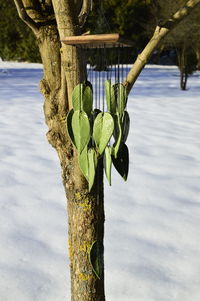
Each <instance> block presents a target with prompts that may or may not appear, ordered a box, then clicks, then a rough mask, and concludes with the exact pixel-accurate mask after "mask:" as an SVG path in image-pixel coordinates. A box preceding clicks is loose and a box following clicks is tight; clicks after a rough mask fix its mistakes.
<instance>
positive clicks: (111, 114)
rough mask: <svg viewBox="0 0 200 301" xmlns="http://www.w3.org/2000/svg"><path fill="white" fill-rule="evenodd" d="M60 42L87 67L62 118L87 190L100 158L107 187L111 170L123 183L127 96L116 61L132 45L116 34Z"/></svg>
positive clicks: (126, 165)
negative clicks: (79, 52)
mask: <svg viewBox="0 0 200 301" xmlns="http://www.w3.org/2000/svg"><path fill="white" fill-rule="evenodd" d="M62 42H63V43H65V44H67V45H71V46H72V47H73V48H74V47H78V48H81V49H82V51H84V53H85V58H86V60H87V64H88V65H87V74H86V76H85V78H86V80H85V81H84V82H81V83H79V84H78V85H76V86H75V88H74V90H73V93H72V106H73V108H72V110H71V111H70V112H69V113H68V115H67V130H68V133H69V136H70V138H71V141H72V143H73V144H74V146H75V148H76V149H77V152H78V161H79V166H80V169H81V171H82V173H83V175H84V177H85V178H86V179H87V181H88V185H89V190H91V189H92V187H93V184H94V179H95V172H96V169H97V165H98V161H99V159H101V158H102V157H103V162H104V170H105V174H106V177H107V179H108V182H109V184H110V185H111V167H112V164H113V165H114V167H115V168H116V170H117V171H118V172H119V174H120V175H121V176H122V178H123V179H124V180H125V181H126V179H127V176H128V168H129V152H128V147H127V145H126V140H127V137H128V133H129V126H130V118H129V114H128V112H127V111H126V105H127V98H128V95H127V90H126V87H125V86H124V84H123V82H124V79H125V78H124V76H125V70H124V68H125V67H124V64H122V58H125V57H126V55H127V49H130V48H128V47H132V46H133V45H132V43H131V42H129V41H127V40H124V39H122V38H121V37H120V36H119V34H98V35H85V36H72V37H67V38H65V39H63V40H62ZM129 55H130V54H129ZM126 67H127V66H126ZM126 71H127V70H126Z"/></svg>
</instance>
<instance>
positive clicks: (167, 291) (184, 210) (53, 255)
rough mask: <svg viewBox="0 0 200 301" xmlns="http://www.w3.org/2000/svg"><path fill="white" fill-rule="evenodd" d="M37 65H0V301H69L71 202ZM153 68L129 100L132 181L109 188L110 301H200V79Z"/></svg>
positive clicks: (145, 72) (118, 180)
mask: <svg viewBox="0 0 200 301" xmlns="http://www.w3.org/2000/svg"><path fill="white" fill-rule="evenodd" d="M41 78H42V68H41V66H40V65H37V64H17V63H4V62H0V113H1V118H0V141H1V143H0V161H1V165H0V301H17V300H19V301H64V300H65V301H66V300H70V284H69V269H68V257H67V252H68V251H67V217H66V201H65V196H64V191H63V188H62V184H61V176H60V170H59V162H58V159H57V156H56V153H55V151H54V150H53V148H51V146H49V145H48V143H47V141H46V138H45V133H46V131H47V128H46V126H45V125H44V119H43V112H42V102H43V100H42V96H41V95H40V93H39V91H38V81H39V80H40V79H41ZM178 85H179V74H178V70H177V68H176V67H167V68H166V67H161V66H159V67H158V66H147V68H145V69H144V70H143V72H142V74H141V76H140V78H139V79H138V81H137V83H136V85H135V88H134V90H133V91H132V93H131V95H130V97H129V105H128V109H129V112H130V115H131V130H130V134H129V139H128V146H129V150H130V173H129V179H128V181H127V182H126V183H125V182H123V180H121V178H120V177H119V175H118V174H117V173H116V172H113V179H112V182H113V185H112V187H109V186H108V185H107V184H106V187H105V190H106V191H105V207H106V224H105V226H106V235H105V267H106V295H107V301H191V300H192V301H199V300H200V239H199V237H200V97H199V94H200V73H195V74H194V75H193V76H192V77H191V78H190V79H189V90H188V91H186V92H182V91H180V90H179V86H178Z"/></svg>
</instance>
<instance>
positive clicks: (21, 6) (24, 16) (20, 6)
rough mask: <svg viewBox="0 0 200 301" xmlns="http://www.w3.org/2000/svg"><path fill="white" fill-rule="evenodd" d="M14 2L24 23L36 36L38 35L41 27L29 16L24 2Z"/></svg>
mask: <svg viewBox="0 0 200 301" xmlns="http://www.w3.org/2000/svg"><path fill="white" fill-rule="evenodd" d="M14 2H15V5H16V8H17V12H18V15H19V17H20V18H21V19H22V21H24V22H25V23H26V24H27V25H28V26H29V27H30V28H31V29H32V30H33V32H34V33H35V34H37V33H38V31H39V26H38V24H37V23H35V22H34V21H33V19H31V18H30V17H29V15H28V14H27V12H26V9H25V8H24V4H23V2H22V0H14Z"/></svg>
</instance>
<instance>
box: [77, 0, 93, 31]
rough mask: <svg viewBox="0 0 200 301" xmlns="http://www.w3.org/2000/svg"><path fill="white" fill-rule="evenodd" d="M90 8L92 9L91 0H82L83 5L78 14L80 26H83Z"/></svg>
mask: <svg viewBox="0 0 200 301" xmlns="http://www.w3.org/2000/svg"><path fill="white" fill-rule="evenodd" d="M91 10H92V0H83V5H82V8H81V11H80V14H79V16H78V20H79V25H80V27H83V25H84V24H85V22H86V19H87V17H88V15H89V13H90V11H91Z"/></svg>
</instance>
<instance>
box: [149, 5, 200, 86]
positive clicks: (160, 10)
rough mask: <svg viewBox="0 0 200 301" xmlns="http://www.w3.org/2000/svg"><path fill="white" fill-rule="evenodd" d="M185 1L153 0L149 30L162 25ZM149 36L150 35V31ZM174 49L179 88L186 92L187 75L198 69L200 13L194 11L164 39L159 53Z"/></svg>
mask: <svg viewBox="0 0 200 301" xmlns="http://www.w3.org/2000/svg"><path fill="white" fill-rule="evenodd" d="M186 2H187V1H186V0H168V5H166V0H154V1H153V2H152V5H151V14H152V15H153V16H154V17H153V18H152V23H151V26H150V28H152V29H153V28H155V25H156V24H162V23H163V22H164V21H165V20H166V19H167V17H168V16H169V15H171V14H172V13H174V12H175V11H176V10H177V8H178V7H180V6H181V5H182V6H184V5H185V3H186ZM147 31H149V35H151V30H149V29H148V30H147ZM170 49H175V50H176V58H177V61H176V62H177V65H178V67H179V70H180V87H181V89H182V90H186V85H187V79H188V75H189V74H192V73H193V72H194V71H195V70H197V69H200V11H199V9H194V10H193V11H192V13H191V14H190V15H189V16H188V17H187V18H186V19H185V20H183V22H181V23H180V24H179V25H178V26H177V27H176V28H175V29H174V30H172V31H171V32H170V34H169V35H168V36H167V37H166V38H165V40H164V43H163V44H162V46H161V47H160V53H162V52H163V51H165V50H170Z"/></svg>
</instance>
